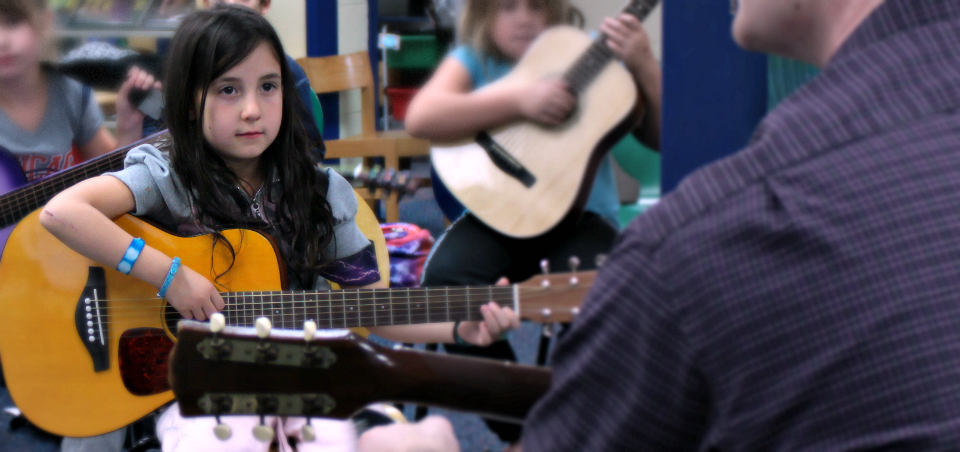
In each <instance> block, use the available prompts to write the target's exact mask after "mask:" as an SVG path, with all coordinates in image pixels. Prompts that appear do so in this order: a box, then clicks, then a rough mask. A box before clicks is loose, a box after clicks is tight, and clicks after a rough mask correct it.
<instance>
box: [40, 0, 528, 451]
mask: <svg viewBox="0 0 960 452" xmlns="http://www.w3.org/2000/svg"><path fill="white" fill-rule="evenodd" d="M284 55H285V54H284V51H283V48H282V46H281V44H280V39H279V37H277V34H276V32H275V31H274V29H273V28H272V27H271V26H270V24H269V22H267V21H266V19H264V18H263V17H262V16H261V15H259V14H258V13H256V12H254V11H252V10H250V9H247V8H242V7H237V6H222V7H216V8H214V9H213V10H209V11H199V12H197V13H194V14H192V15H190V16H188V17H186V18H185V19H184V20H183V22H182V23H181V25H180V27H179V29H178V30H177V32H176V34H175V35H174V37H173V40H172V42H171V45H170V54H169V56H168V58H167V61H168V64H167V67H166V71H165V76H166V78H167V80H168V81H169V80H176V83H166V84H165V85H166V86H167V89H166V90H165V93H164V104H165V106H166V114H167V120H168V124H169V129H170V134H171V137H172V140H173V146H172V150H171V151H170V155H164V154H163V153H161V152H160V151H158V150H157V149H156V148H155V147H153V146H149V145H144V146H140V147H138V148H136V149H134V150H132V151H130V153H129V154H128V155H127V157H126V161H125V169H124V170H122V171H119V172H116V173H109V175H104V176H99V177H96V178H93V179H88V180H86V181H84V182H81V183H79V184H77V185H75V186H73V187H71V188H69V189H67V190H66V191H64V192H62V193H60V194H59V195H58V196H56V197H55V198H53V200H51V201H50V202H49V203H48V204H47V206H46V207H45V209H44V211H43V212H42V213H41V217H42V219H41V223H42V224H43V226H44V227H46V228H47V229H49V230H50V231H51V232H52V233H53V234H54V235H55V236H57V237H58V238H59V239H61V240H62V241H63V242H64V243H65V244H67V245H68V246H70V247H71V248H73V249H74V250H76V251H77V252H79V253H80V254H82V255H84V256H86V257H88V258H90V259H93V260H95V261H97V262H101V263H103V264H104V265H108V266H110V267H114V266H116V267H117V270H118V271H121V272H124V273H128V274H130V275H132V276H134V277H137V278H139V279H141V280H143V281H146V282H148V283H150V284H152V285H153V286H155V287H157V288H159V292H158V294H157V296H158V297H160V298H165V299H166V300H167V301H168V302H169V303H170V304H171V305H172V306H173V307H175V308H176V309H177V310H178V311H179V312H180V314H181V315H183V316H184V317H186V318H196V319H200V320H204V319H206V318H208V317H209V316H210V315H212V314H213V313H215V312H217V311H219V310H221V309H223V307H224V301H223V299H222V297H221V296H220V294H219V292H218V290H217V288H216V287H215V286H214V285H213V284H212V283H211V281H209V280H208V279H207V278H205V277H204V276H202V275H203V274H210V272H211V269H209V268H197V269H192V268H188V267H186V266H181V265H179V258H177V257H175V256H167V255H165V254H164V253H162V252H161V251H159V250H157V249H156V248H153V247H151V246H150V244H144V243H143V241H142V240H138V239H135V238H134V237H132V236H131V235H130V234H129V233H127V232H126V231H124V230H123V229H121V228H120V227H119V226H118V225H117V224H115V223H114V222H113V221H112V219H113V218H117V217H119V216H120V215H123V214H125V213H127V212H133V213H135V214H136V215H143V216H146V217H149V218H150V219H151V220H153V221H154V222H156V223H158V224H160V225H162V226H164V227H165V228H167V229H168V230H171V231H176V232H179V233H181V234H186V235H193V234H198V233H206V234H212V235H213V236H214V237H216V238H217V241H215V242H214V243H215V246H216V247H218V248H219V247H227V246H230V245H229V244H227V243H225V239H224V238H223V236H221V235H220V234H219V231H221V230H223V229H227V228H242V229H257V230H262V231H265V232H269V233H270V234H271V235H272V236H273V237H274V238H275V239H276V240H277V242H278V247H279V249H280V256H281V257H282V259H283V261H284V262H285V263H286V266H287V268H288V281H289V282H290V284H289V286H290V287H289V288H290V289H294V290H296V289H301V290H302V289H313V290H323V289H329V288H330V285H329V283H328V282H327V280H330V281H334V282H337V283H339V284H341V286H346V287H372V286H383V285H385V283H384V282H382V281H381V280H380V276H379V273H378V272H377V270H376V269H377V263H376V257H375V255H374V251H373V245H372V244H371V243H370V242H369V240H367V239H366V238H365V237H364V236H363V235H362V234H361V232H360V230H359V228H358V227H357V225H356V223H355V221H354V217H355V215H356V212H357V201H356V197H355V195H354V192H353V189H352V187H351V186H350V184H349V183H347V182H346V181H345V180H343V179H342V178H341V177H340V176H339V175H337V174H336V173H334V172H332V171H329V170H325V169H323V170H322V169H317V167H316V166H315V165H314V163H313V160H312V158H311V156H310V153H309V152H310V151H309V150H310V149H311V148H312V147H313V143H312V142H311V140H310V139H309V135H308V134H307V132H306V130H304V124H303V123H302V121H299V120H298V116H297V115H296V114H295V112H297V111H298V109H299V108H301V105H300V98H299V96H298V93H297V90H296V88H295V87H294V81H293V77H292V76H291V72H290V68H289V66H287V65H286V64H284V57H283V56H284ZM481 310H482V312H483V316H484V319H485V321H484V322H464V323H462V324H461V325H463V327H462V328H460V335H461V338H462V339H463V340H466V341H468V342H469V343H472V344H475V345H489V344H490V343H491V342H492V341H493V338H496V337H499V336H500V335H501V334H502V333H503V332H505V331H506V330H508V329H511V328H516V327H517V326H519V318H518V317H517V315H516V314H515V313H514V312H513V311H512V310H511V309H510V308H504V309H501V308H500V307H499V306H497V305H496V304H495V303H490V304H487V305H485V306H483V307H482V309H481ZM372 331H374V332H375V333H376V334H379V335H381V336H383V337H386V338H389V339H392V340H396V341H402V342H453V341H454V336H453V335H452V331H453V324H452V323H445V324H422V325H409V326H391V327H378V328H374V329H372ZM231 422H233V423H234V424H237V423H242V422H247V423H249V424H250V426H253V425H256V424H258V423H260V418H258V417H253V418H249V419H246V420H243V419H237V420H231ZM266 422H267V423H269V424H271V425H273V426H275V428H276V431H277V432H278V441H279V444H280V447H281V448H282V449H281V450H286V449H285V448H286V447H287V446H288V442H287V435H291V436H293V437H294V439H302V438H296V435H297V434H299V433H298V432H299V431H300V430H299V425H302V424H303V420H297V419H283V418H275V417H268V418H267V419H266ZM315 422H316V421H315ZM215 424H216V421H215V420H213V419H210V418H206V419H184V418H182V417H180V415H179V411H178V409H177V407H176V406H173V407H172V408H168V409H167V410H166V411H165V412H164V413H163V415H161V417H160V420H159V422H158V428H157V430H158V436H159V438H160V440H161V441H162V442H163V446H164V450H181V451H196V450H204V451H211V450H232V451H236V450H264V451H265V450H267V448H268V447H269V443H264V442H260V441H258V440H256V439H254V438H253V436H252V432H251V429H248V428H243V427H236V426H235V428H234V434H233V436H232V437H230V439H229V440H227V441H219V440H218V439H216V438H215V437H214V435H213V426H214V425H215ZM323 425H324V426H323V427H322V428H323V430H322V431H321V434H320V437H321V438H318V441H315V442H310V443H301V444H300V446H299V450H301V451H305V450H320V448H321V447H323V446H324V445H325V444H324V443H327V442H328V441H326V439H329V440H331V441H333V442H334V443H338V444H339V441H345V442H346V444H351V445H352V444H353V443H354V442H355V433H353V430H352V425H350V424H349V423H346V424H344V423H337V422H333V421H330V422H328V423H324V424H323ZM317 428H318V430H319V429H320V427H319V426H318V427H317Z"/></svg>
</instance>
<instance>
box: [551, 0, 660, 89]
mask: <svg viewBox="0 0 960 452" xmlns="http://www.w3.org/2000/svg"><path fill="white" fill-rule="evenodd" d="M657 3H659V0H633V1H631V2H630V3H629V4H628V5H627V7H626V8H624V9H623V12H624V13H627V14H631V15H633V16H635V17H637V18H638V19H640V20H643V19H645V18H646V17H647V15H649V14H650V11H653V8H655V7H656V6H657ZM615 58H616V56H615V55H614V54H613V51H611V50H610V48H609V47H607V37H606V35H604V34H600V35H599V36H598V37H597V39H595V40H594V41H593V44H591V45H590V47H588V48H587V50H586V51H585V52H584V53H583V55H581V56H580V59H578V60H577V62H576V63H575V64H574V65H573V66H571V67H570V69H569V70H567V73H566V74H564V76H563V79H564V80H565V81H566V82H567V83H568V84H569V85H570V90H571V91H572V92H574V93H581V92H583V91H584V90H585V89H586V88H587V86H589V85H590V83H591V82H592V81H593V79H594V78H596V76H597V74H599V73H600V71H602V70H603V68H604V67H605V66H606V65H607V63H609V62H610V61H612V60H614V59H615Z"/></svg>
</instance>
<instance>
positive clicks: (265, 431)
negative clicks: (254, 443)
mask: <svg viewBox="0 0 960 452" xmlns="http://www.w3.org/2000/svg"><path fill="white" fill-rule="evenodd" d="M276 434H277V432H276V431H275V430H274V429H273V427H271V426H269V425H266V424H264V423H263V416H260V425H258V426H256V427H254V428H253V437H254V438H256V439H257V440H258V441H261V442H264V443H269V442H271V441H273V438H274V436H276Z"/></svg>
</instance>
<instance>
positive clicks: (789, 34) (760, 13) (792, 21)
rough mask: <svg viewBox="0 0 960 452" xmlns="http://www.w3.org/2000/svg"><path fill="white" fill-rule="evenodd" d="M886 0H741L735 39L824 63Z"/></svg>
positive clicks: (754, 48)
mask: <svg viewBox="0 0 960 452" xmlns="http://www.w3.org/2000/svg"><path fill="white" fill-rule="evenodd" d="M883 1H884V0H739V1H738V2H737V3H738V4H737V8H736V17H735V18H734V21H733V39H734V40H735V41H737V44H739V45H740V46H741V47H743V48H744V49H747V50H752V51H755V52H764V53H774V54H777V55H783V56H786V57H789V58H793V59H797V60H800V61H804V62H807V63H811V64H815V65H817V66H823V65H824V64H826V63H827V61H829V60H830V58H831V57H832V56H833V54H834V53H835V52H836V51H837V49H839V48H840V46H841V45H842V44H843V42H844V41H845V40H846V39H847V37H849V36H850V34H851V33H852V32H853V30H855V29H856V28H857V26H859V25H860V23H861V22H863V20H864V19H866V18H867V16H869V15H870V13H871V12H873V10H874V9H876V8H877V7H878V6H880V4H882V3H883Z"/></svg>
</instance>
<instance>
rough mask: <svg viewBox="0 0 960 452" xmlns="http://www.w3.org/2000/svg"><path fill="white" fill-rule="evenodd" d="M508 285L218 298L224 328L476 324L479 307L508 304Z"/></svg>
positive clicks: (510, 290)
mask: <svg viewBox="0 0 960 452" xmlns="http://www.w3.org/2000/svg"><path fill="white" fill-rule="evenodd" d="M515 293H516V292H515V288H514V287H513V286H483V287H433V288H391V289H354V290H337V291H329V292H327V291H324V292H300V291H297V292H290V291H271V292H230V293H224V294H221V295H222V296H223V299H224V301H225V302H226V307H225V308H224V310H223V315H224V317H226V320H227V324H228V325H245V326H249V325H253V324H254V321H255V320H256V319H257V318H259V317H267V318H269V319H270V320H271V322H272V323H273V325H274V326H275V327H277V328H284V329H299V328H303V322H304V321H306V320H313V321H314V322H316V323H317V326H318V327H320V328H355V327H370V326H388V325H409V324H418V323H438V322H453V321H456V320H467V321H470V320H482V319H483V315H482V314H481V313H480V306H482V305H484V304H486V303H488V302H490V301H496V302H497V303H498V304H500V305H501V306H504V305H513V304H514V301H515Z"/></svg>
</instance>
